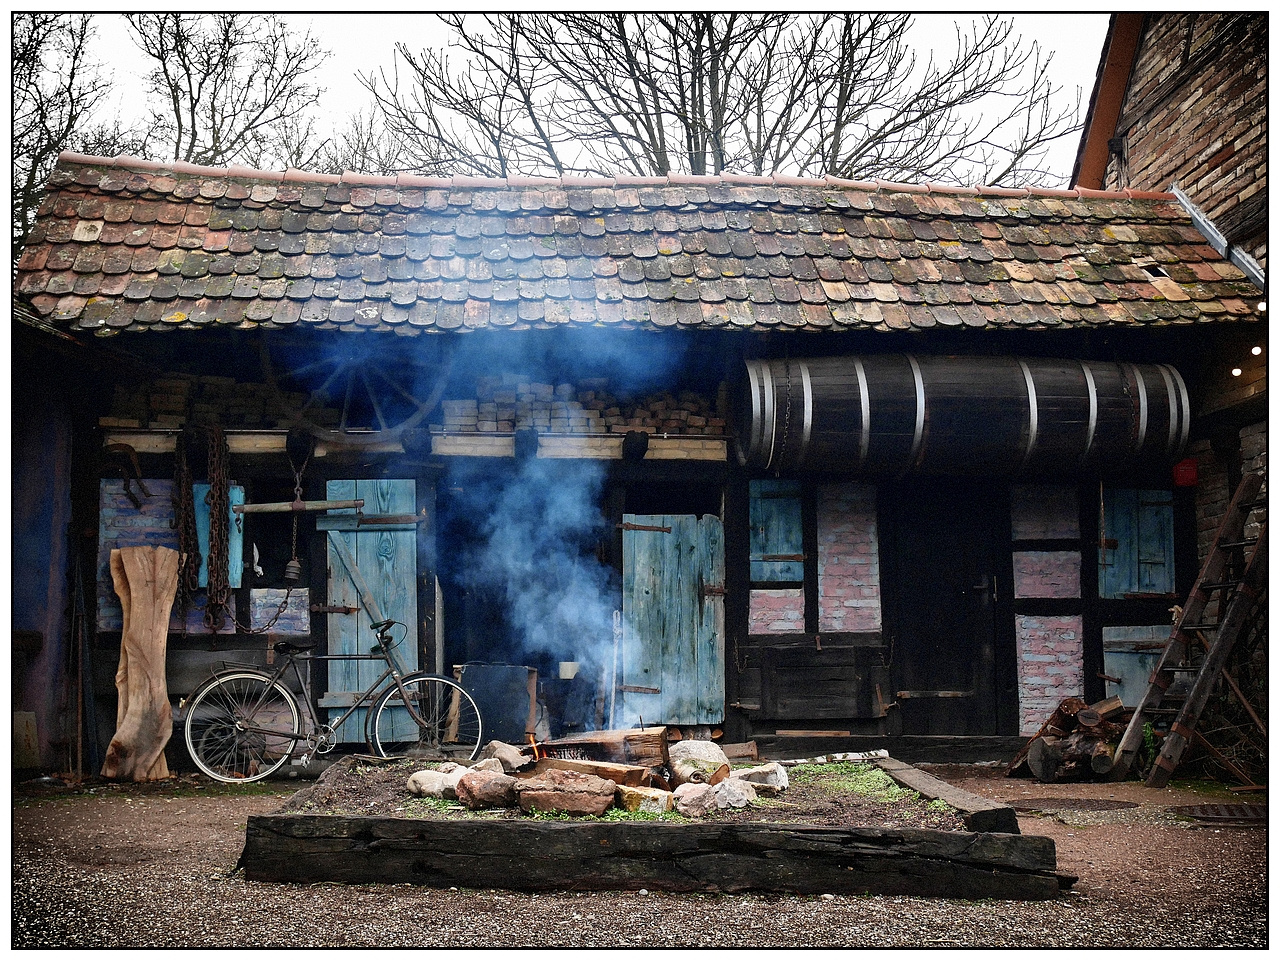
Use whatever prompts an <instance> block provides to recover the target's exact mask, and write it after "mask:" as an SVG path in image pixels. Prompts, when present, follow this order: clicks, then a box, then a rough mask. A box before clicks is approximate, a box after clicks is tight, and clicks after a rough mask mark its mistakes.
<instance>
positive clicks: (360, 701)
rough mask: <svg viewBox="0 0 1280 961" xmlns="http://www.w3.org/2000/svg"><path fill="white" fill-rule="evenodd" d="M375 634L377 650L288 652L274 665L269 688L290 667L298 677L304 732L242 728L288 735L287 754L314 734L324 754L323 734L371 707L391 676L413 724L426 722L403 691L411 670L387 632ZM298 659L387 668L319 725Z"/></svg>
mask: <svg viewBox="0 0 1280 961" xmlns="http://www.w3.org/2000/svg"><path fill="white" fill-rule="evenodd" d="M375 633H376V635H377V637H378V644H377V646H376V647H375V648H374V650H375V652H377V653H372V654H305V653H301V652H294V651H289V652H287V653H285V654H284V661H283V662H282V663H281V664H280V665H279V666H278V667H276V668H275V669H274V670H273V671H271V672H270V684H268V689H270V685H271V684H275V683H277V682H280V681H281V680H282V679H283V678H284V677H285V674H286V672H287V671H288V669H289V668H290V667H292V668H293V675H294V677H295V678H297V680H298V684H299V686H300V687H301V688H302V698H301V700H302V702H303V707H304V708H305V709H306V713H307V716H308V719H309V724H310V728H309V729H308V730H305V731H299V732H298V733H297V734H293V733H292V732H284V731H278V730H273V729H263V728H256V727H246V728H245V730H247V731H252V732H254V733H257V734H268V735H271V736H274V737H282V738H287V739H289V740H292V741H293V742H294V747H293V748H290V750H289V753H290V755H292V754H293V751H294V750H295V749H296V747H297V743H298V742H299V741H310V740H311V738H312V737H313V736H315V737H318V738H319V743H318V744H317V746H316V750H317V751H318V752H319V753H325V752H327V751H329V750H331V749H332V748H333V744H331V743H330V744H326V743H325V742H326V740H327V737H326V735H329V734H332V733H333V732H335V731H337V730H338V729H339V728H341V727H342V725H343V724H345V723H346V722H347V720H348V719H349V718H350V717H351V716H352V715H354V714H355V712H356V711H358V710H360V708H362V707H372V706H373V702H374V700H375V697H374V695H376V694H381V693H382V690H383V684H384V683H385V682H386V681H387V679H388V678H390V679H391V680H392V681H393V682H394V683H395V686H396V690H398V691H399V692H400V697H401V698H402V699H403V701H404V703H403V707H404V708H405V710H407V711H408V712H409V715H410V717H411V718H413V721H414V723H416V724H419V725H423V724H425V721H424V720H423V718H422V717H421V716H420V715H419V714H418V712H417V710H416V709H415V708H414V706H413V704H412V700H411V698H410V697H409V694H408V692H407V691H406V690H405V688H404V684H403V683H402V681H403V679H404V677H405V674H406V673H411V672H406V671H405V670H404V665H403V664H402V663H401V661H400V658H399V656H398V655H397V654H396V653H395V649H394V648H393V647H392V646H391V642H389V641H388V638H387V636H386V634H387V632H375ZM397 643H398V642H397ZM300 661H301V662H303V663H306V664H310V663H311V662H312V661H382V662H384V663H385V664H386V665H387V668H386V670H384V671H383V672H382V673H381V674H380V675H379V676H378V677H377V678H376V679H375V680H374V681H373V682H372V683H371V684H370V685H369V686H368V687H366V688H365V689H364V691H363V692H362V693H361V694H360V696H359V697H358V698H356V700H355V702H354V703H353V704H352V705H351V706H350V707H348V708H347V709H346V710H345V711H343V713H342V716H341V717H339V718H338V719H337V720H336V721H332V722H330V723H326V724H321V723H320V718H319V715H318V714H317V713H316V708H315V705H314V703H313V701H312V697H311V683H310V678H309V676H306V675H309V674H310V671H309V670H308V671H307V672H306V675H304V672H303V671H302V670H301V669H300V668H299V667H298V663H299V662H300ZM227 670H231V669H230V668H228V669H227ZM217 673H219V674H220V673H223V672H222V671H219V672H217ZM286 687H287V685H286ZM368 740H369V735H368V722H367V721H366V728H365V741H366V743H367V742H368Z"/></svg>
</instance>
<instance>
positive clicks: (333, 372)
mask: <svg viewBox="0 0 1280 961" xmlns="http://www.w3.org/2000/svg"><path fill="white" fill-rule="evenodd" d="M361 339H362V340H364V338H361ZM370 339H371V338H370ZM415 348H417V349H415ZM261 358H262V370H263V374H264V375H265V377H266V381H267V384H268V385H269V387H270V388H271V390H272V392H273V393H274V395H275V402H276V406H277V407H278V408H279V409H280V410H281V411H282V412H283V413H284V415H285V416H286V417H288V418H289V419H290V420H291V421H292V423H293V425H294V426H295V427H299V428H301V429H303V430H305V431H307V433H309V434H311V435H312V436H314V437H315V438H317V439H318V440H323V441H326V442H328V443H331V444H335V445H340V446H345V447H366V446H373V445H378V444H386V443H392V442H396V441H399V440H400V438H401V435H402V434H403V433H404V432H405V431H408V430H412V429H414V428H416V427H418V426H419V425H420V424H421V423H422V422H423V421H424V419H425V418H426V416H427V415H428V414H429V413H431V411H432V410H434V409H435V407H436V405H437V404H439V403H440V398H441V396H442V395H443V394H444V391H445V387H446V386H447V384H448V381H449V372H450V368H451V360H452V358H451V355H450V354H449V353H447V352H446V351H443V350H441V351H427V350H422V349H421V348H420V347H419V344H418V343H417V342H406V341H404V340H401V339H399V338H397V339H396V340H395V341H391V342H385V341H384V342H380V343H376V344H373V343H362V344H358V345H355V346H352V347H347V346H334V345H332V344H298V343H294V342H285V341H276V340H272V339H271V338H270V337H269V336H268V337H264V338H263V340H262V345H261Z"/></svg>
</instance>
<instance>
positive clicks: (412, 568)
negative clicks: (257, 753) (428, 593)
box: [319, 480, 418, 743]
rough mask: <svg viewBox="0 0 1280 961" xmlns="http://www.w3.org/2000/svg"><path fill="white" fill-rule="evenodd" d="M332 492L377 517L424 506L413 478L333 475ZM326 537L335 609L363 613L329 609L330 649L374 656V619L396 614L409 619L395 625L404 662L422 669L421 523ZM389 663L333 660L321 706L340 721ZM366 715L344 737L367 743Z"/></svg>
mask: <svg viewBox="0 0 1280 961" xmlns="http://www.w3.org/2000/svg"><path fill="white" fill-rule="evenodd" d="M325 494H326V496H327V498H328V499H329V500H357V499H360V500H363V501H364V508H363V511H362V513H363V514H365V515H369V516H370V517H375V516H377V515H383V516H386V515H408V514H413V513H414V509H415V507H416V503H415V500H416V491H415V489H414V482H413V481H411V480H358V481H352V480H338V481H329V482H328V484H327V486H326V489H325ZM354 514H355V511H354V510H349V509H348V510H340V511H330V512H329V517H330V518H332V517H334V516H335V515H336V516H337V517H342V516H344V515H347V516H350V515H354ZM325 526H329V525H325ZM326 538H327V542H326V545H325V548H326V559H327V565H326V566H327V568H328V588H329V607H330V608H342V607H354V608H358V613H356V614H345V613H330V614H328V615H327V627H328V637H329V646H328V651H329V653H330V654H368V653H369V651H370V649H371V648H372V647H373V644H374V636H373V631H371V630H370V629H369V625H370V624H372V623H373V622H374V621H377V620H382V619H386V618H390V619H391V620H395V621H399V622H400V623H401V624H403V625H405V627H403V628H400V627H397V628H395V630H394V633H393V636H394V637H397V638H398V637H400V636H402V635H404V640H403V641H402V642H401V643H400V644H399V645H398V646H397V647H396V653H397V654H398V655H399V656H400V663H401V665H402V666H403V667H404V669H405V670H407V671H412V670H416V669H417V666H418V629H417V623H418V592H417V542H416V540H417V532H416V528H415V527H414V525H412V524H393V525H377V524H371V525H363V524H361V525H359V526H357V527H356V529H355V530H328V531H327V532H326ZM353 567H354V568H355V569H354V570H353V569H352V568H353ZM406 630H407V634H406ZM384 669H385V665H384V664H383V662H381V661H330V662H329V688H328V690H327V691H326V692H325V694H324V695H323V696H322V697H321V698H320V702H319V703H320V707H322V708H325V709H327V710H328V712H329V713H328V716H329V719H330V720H331V721H333V720H337V718H338V717H339V716H341V714H342V712H343V711H344V710H346V708H347V707H349V706H350V705H351V704H353V703H354V702H355V701H356V699H357V698H358V697H359V695H360V693H361V692H363V691H364V690H365V688H367V687H368V686H369V684H370V683H372V682H373V681H374V680H376V679H377V677H378V675H379V674H381V673H382V671H383V670H384ZM364 717H365V710H364V709H363V708H361V709H360V710H358V711H357V712H356V713H355V714H354V715H352V717H351V718H350V719H349V720H348V721H347V722H346V723H345V724H343V725H342V728H341V729H340V730H339V735H338V736H339V740H340V741H342V742H344V743H350V742H363V741H364Z"/></svg>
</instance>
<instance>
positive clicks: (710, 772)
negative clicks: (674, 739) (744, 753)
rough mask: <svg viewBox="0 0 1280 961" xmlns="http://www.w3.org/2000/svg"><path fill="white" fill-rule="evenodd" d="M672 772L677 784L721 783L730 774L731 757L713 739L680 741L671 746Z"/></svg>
mask: <svg viewBox="0 0 1280 961" xmlns="http://www.w3.org/2000/svg"><path fill="white" fill-rule="evenodd" d="M671 773H672V778H673V779H674V781H675V783H676V784H677V785H681V784H719V783H720V782H721V781H723V780H724V779H725V778H727V777H728V776H729V759H728V758H727V757H725V755H724V751H722V750H720V747H719V746H718V745H716V744H713V743H712V742H711V741H680V742H678V743H676V744H673V745H672V746H671Z"/></svg>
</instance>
